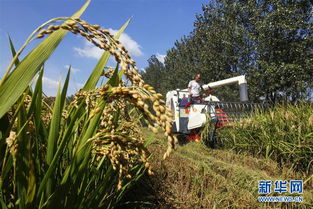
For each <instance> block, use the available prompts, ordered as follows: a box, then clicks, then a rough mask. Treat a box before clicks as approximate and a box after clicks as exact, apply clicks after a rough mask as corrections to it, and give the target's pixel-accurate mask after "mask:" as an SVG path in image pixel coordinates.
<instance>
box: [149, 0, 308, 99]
mask: <svg viewBox="0 0 313 209" xmlns="http://www.w3.org/2000/svg"><path fill="white" fill-rule="evenodd" d="M202 10H203V12H202V14H197V15H196V21H195V23H194V25H195V28H194V30H193V31H192V32H191V33H190V35H189V36H187V37H186V36H185V37H183V38H182V39H181V40H180V41H176V42H175V44H174V47H173V48H172V49H170V50H168V52H167V55H166V58H165V66H164V67H160V68H159V69H157V71H161V72H162V74H160V75H159V76H157V77H153V76H150V77H151V81H150V80H149V81H150V83H151V84H152V83H153V82H156V81H158V84H159V86H161V87H157V86H156V89H157V90H160V91H162V92H166V91H169V90H172V89H176V88H186V86H187V83H188V81H189V80H191V79H192V77H193V76H194V74H197V73H201V74H202V78H203V82H204V83H208V82H211V81H218V80H222V79H225V78H229V77H233V76H237V75H242V74H245V75H246V76H247V79H248V85H249V97H250V99H251V100H253V101H258V100H259V99H260V97H263V98H264V99H266V100H267V101H272V102H276V101H278V102H280V101H292V102H295V101H299V100H301V99H307V98H308V97H309V96H310V92H311V90H312V85H313V68H312V65H311V64H310V63H312V61H313V38H312V34H313V22H312V12H311V11H312V3H311V2H310V1H305V0H303V1H281V0H271V1H245V0H236V1H226V0H214V1H211V2H210V3H209V4H208V5H205V6H203V8H202ZM155 67H156V65H154V64H153V63H151V62H149V66H148V67H147V69H146V73H144V75H145V74H147V75H146V77H149V75H148V74H153V73H152V72H151V71H152V70H153V69H154V68H155ZM160 77H162V78H163V79H159V78H160ZM153 79H155V80H156V81H152V80H153ZM148 83H149V82H148ZM236 88H238V87H234V86H232V87H225V88H224V87H223V88H221V89H218V90H216V93H217V96H219V97H220V99H222V100H223V99H224V100H229V101H234V100H236V99H237V100H238V96H237V95H236V93H235V92H238V90H237V89H236Z"/></svg>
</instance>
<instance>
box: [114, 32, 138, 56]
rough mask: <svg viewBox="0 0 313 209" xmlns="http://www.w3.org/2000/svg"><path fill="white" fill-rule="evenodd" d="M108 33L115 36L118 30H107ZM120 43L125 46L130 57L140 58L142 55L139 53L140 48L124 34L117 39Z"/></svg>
mask: <svg viewBox="0 0 313 209" xmlns="http://www.w3.org/2000/svg"><path fill="white" fill-rule="evenodd" d="M109 31H110V33H112V34H114V35H115V34H116V33H117V32H118V30H113V29H111V28H110V29H109ZM119 40H120V41H121V43H122V44H123V45H124V46H125V48H126V49H127V50H128V52H129V54H130V56H135V57H139V56H142V55H143V53H142V51H141V46H140V45H139V44H138V43H137V42H136V41H135V40H134V39H132V38H131V37H130V36H129V35H127V34H126V33H122V35H121V37H120V38H119Z"/></svg>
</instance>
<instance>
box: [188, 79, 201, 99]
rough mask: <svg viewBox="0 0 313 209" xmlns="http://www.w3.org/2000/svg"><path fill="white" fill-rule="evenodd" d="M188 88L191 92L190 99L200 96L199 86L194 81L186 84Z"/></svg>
mask: <svg viewBox="0 0 313 209" xmlns="http://www.w3.org/2000/svg"><path fill="white" fill-rule="evenodd" d="M188 88H190V90H191V93H192V97H199V96H200V91H201V86H200V84H199V83H198V82H197V81H195V80H192V81H190V82H189V84H188Z"/></svg>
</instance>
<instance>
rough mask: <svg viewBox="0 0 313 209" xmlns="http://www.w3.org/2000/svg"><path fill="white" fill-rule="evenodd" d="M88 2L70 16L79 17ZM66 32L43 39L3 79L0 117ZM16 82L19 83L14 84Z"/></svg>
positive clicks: (56, 33)
mask: <svg viewBox="0 0 313 209" xmlns="http://www.w3.org/2000/svg"><path fill="white" fill-rule="evenodd" d="M89 3H90V0H88V1H87V2H86V3H85V4H84V5H83V7H82V8H81V9H80V10H78V12H76V13H75V14H74V15H73V16H72V17H79V16H80V15H81V14H82V13H83V12H84V11H85V9H86V8H87V6H88V4H89ZM66 33H67V31H66V30H63V29H60V30H58V31H55V32H54V33H52V34H51V35H50V36H48V37H47V38H46V39H44V40H43V41H42V42H41V43H40V44H39V45H38V46H37V47H35V48H34V49H33V50H32V51H31V52H30V53H29V54H28V55H27V56H26V57H25V58H24V59H23V60H22V61H21V62H20V63H19V65H18V66H17V67H16V68H15V69H14V70H13V71H12V72H11V73H10V75H9V76H8V77H7V79H5V80H4V81H3V83H2V85H1V86H0V107H1V108H0V118H1V117H2V116H3V115H4V114H5V113H6V112H7V111H8V110H9V109H10V108H11V106H12V105H13V104H14V103H15V102H16V101H17V100H18V98H19V97H20V95H21V94H22V93H23V92H24V91H25V89H26V88H27V87H28V85H29V83H30V82H31V80H32V79H33V78H34V76H35V75H36V74H37V73H38V71H39V70H40V67H41V66H42V65H43V63H44V62H45V61H46V60H47V59H48V58H49V57H50V55H51V54H52V53H53V52H54V50H55V49H56V48H57V46H58V45H59V44H60V42H61V41H62V39H63V38H64V36H65V35H66ZM17 83H18V84H19V85H16V84H17Z"/></svg>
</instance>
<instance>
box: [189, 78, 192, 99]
mask: <svg viewBox="0 0 313 209" xmlns="http://www.w3.org/2000/svg"><path fill="white" fill-rule="evenodd" d="M188 92H189V94H190V96H192V93H191V81H190V82H189V84H188Z"/></svg>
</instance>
